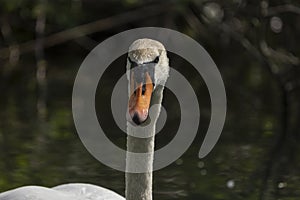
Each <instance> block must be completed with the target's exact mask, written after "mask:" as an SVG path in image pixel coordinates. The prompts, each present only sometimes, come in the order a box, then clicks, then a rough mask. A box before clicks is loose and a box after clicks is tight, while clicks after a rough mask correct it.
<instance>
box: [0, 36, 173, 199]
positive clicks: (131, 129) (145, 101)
mask: <svg viewBox="0 0 300 200" xmlns="http://www.w3.org/2000/svg"><path fill="white" fill-rule="evenodd" d="M126 73H127V78H128V80H129V85H128V89H129V109H128V110H129V112H128V113H127V121H128V122H127V135H128V136H127V152H135V153H142V152H148V153H149V156H146V157H145V158H143V159H142V161H140V160H135V159H134V158H133V157H131V156H130V154H129V153H127V157H126V171H127V173H126V177H125V178H126V191H125V193H126V200H152V176H153V175H152V169H153V155H154V137H155V125H156V121H157V119H158V116H159V113H160V108H161V102H162V98H163V89H164V84H165V82H166V81H167V78H168V76H169V59H168V57H167V53H166V50H165V48H164V46H163V45H162V44H161V43H160V42H158V41H155V40H151V39H139V40H136V41H134V42H133V43H132V45H131V46H130V47H129V51H128V61H127V72H126ZM135 86H137V87H135ZM152 105H156V106H152ZM151 106H152V107H151ZM150 107H151V113H150V114H151V116H150V117H151V119H149V118H150V117H149V112H148V111H149V109H150ZM143 123H148V126H147V127H146V128H143V127H142V126H139V125H141V124H143ZM141 135H143V136H147V137H139V136H141ZM141 166H142V168H143V169H146V172H142V173H140V172H135V173H129V172H132V171H134V169H137V168H139V167H141ZM0 200H125V198H124V197H122V196H120V195H118V194H116V193H115V192H113V191H110V190H109V189H106V188H103V187H99V186H95V185H91V184H82V183H73V184H65V185H59V186H56V187H53V188H46V187H40V186H25V187H20V188H17V189H13V190H10V191H7V192H3V193H1V194H0Z"/></svg>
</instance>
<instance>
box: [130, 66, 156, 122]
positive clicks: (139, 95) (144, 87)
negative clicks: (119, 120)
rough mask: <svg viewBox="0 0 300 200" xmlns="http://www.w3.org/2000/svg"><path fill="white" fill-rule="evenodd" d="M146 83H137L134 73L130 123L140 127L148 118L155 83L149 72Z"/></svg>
mask: <svg viewBox="0 0 300 200" xmlns="http://www.w3.org/2000/svg"><path fill="white" fill-rule="evenodd" d="M144 75H145V83H137V82H136V81H135V80H134V72H132V73H131V77H130V94H131V95H130V97H129V103H128V111H129V116H130V118H131V119H130V121H131V122H134V123H135V124H136V125H140V124H141V123H143V122H144V121H146V119H147V118H148V113H149V106H150V102H151V96H152V92H153V82H152V80H151V77H150V75H149V73H148V72H146V73H145V74H144Z"/></svg>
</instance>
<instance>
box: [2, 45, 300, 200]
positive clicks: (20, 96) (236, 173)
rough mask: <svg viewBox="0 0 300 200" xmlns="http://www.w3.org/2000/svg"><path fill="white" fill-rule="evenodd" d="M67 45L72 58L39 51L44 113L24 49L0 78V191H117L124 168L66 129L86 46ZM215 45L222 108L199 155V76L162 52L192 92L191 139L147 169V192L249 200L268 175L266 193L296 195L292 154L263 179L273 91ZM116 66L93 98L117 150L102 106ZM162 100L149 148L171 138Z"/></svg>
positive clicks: (121, 62)
mask: <svg viewBox="0 0 300 200" xmlns="http://www.w3.org/2000/svg"><path fill="white" fill-rule="evenodd" d="M69 45H71V46H72V45H74V44H73V43H71V44H69ZM74 46H75V45H74ZM72 48H75V49H77V51H76V56H74V55H71V53H70V54H69V52H67V51H64V48H61V50H60V49H58V50H57V49H55V51H54V50H51V49H50V50H49V52H48V54H47V55H48V56H47V62H48V70H47V82H48V86H47V98H46V105H47V106H46V108H47V114H46V118H45V119H43V118H41V117H40V116H39V115H38V112H37V101H38V96H39V94H38V90H37V84H36V78H35V73H36V72H35V71H36V66H35V60H34V57H33V56H32V55H25V56H24V57H22V58H21V61H20V63H19V64H18V66H16V69H14V71H13V73H7V74H4V75H3V76H2V77H1V98H0V110H1V112H0V159H1V162H0V192H1V191H5V190H8V189H11V188H15V187H19V186H23V185H43V186H47V187H52V186H55V185H59V184H63V183H69V182H85V183H93V184H96V185H101V186H104V187H107V188H110V189H112V190H115V191H117V192H118V193H120V194H122V195H124V173H122V172H118V171H116V170H113V169H110V168H109V167H106V166H105V165H103V164H101V163H100V162H99V161H97V160H96V159H95V158H93V156H91V155H90V154H89V153H88V151H87V150H86V149H85V147H84V146H83V144H82V143H81V141H80V139H79V137H78V135H77V133H76V130H75V127H74V123H73V119H72V108H71V102H72V99H71V95H72V86H73V82H74V79H75V76H76V73H77V70H78V68H79V66H80V64H81V62H82V60H83V59H84V57H85V56H86V55H87V51H82V50H78V49H80V48H79V47H73V46H72ZM219 51H221V52H219V54H215V53H214V54H213V55H215V56H213V58H214V59H215V60H216V63H217V65H218V66H219V69H220V71H221V74H222V77H223V79H224V82H225V86H226V91H227V98H228V113H227V119H226V124H225V127H224V130H223V133H222V135H221V138H220V140H219V141H218V143H217V145H216V146H215V148H214V149H213V151H212V152H211V153H210V154H209V155H208V156H207V157H206V158H204V159H201V160H200V159H199V158H198V151H199V149H200V146H201V143H202V139H203V137H204V135H205V132H206V130H207V127H208V123H209V119H210V100H209V94H208V91H207V88H206V86H205V84H204V82H203V80H202V79H201V77H200V75H199V74H197V73H196V72H195V70H194V69H193V68H192V67H191V66H190V65H189V64H188V63H187V62H186V61H184V60H183V59H181V58H180V57H178V56H176V55H173V54H172V55H171V54H170V60H171V66H172V67H174V68H176V69H177V70H179V71H180V72H181V73H182V74H183V75H185V76H186V78H187V79H188V80H189V81H190V83H191V84H192V86H193V88H194V90H195V91H196V94H197V97H198V100H199V102H200V110H201V121H200V128H199V132H198V135H197V138H195V140H194V142H193V144H192V146H191V147H190V148H189V149H188V151H187V152H185V153H184V155H183V156H182V157H181V158H180V159H178V160H177V161H176V162H175V163H173V164H171V165H169V166H168V167H166V168H164V169H162V170H159V171H156V172H154V198H155V199H161V200H164V199H195V200H197V199H203V200H206V199H207V200H209V199H259V197H260V195H261V193H262V192H265V190H266V188H265V186H266V185H267V184H269V182H270V181H271V182H273V183H274V182H275V185H272V190H274V191H271V193H272V194H273V193H276V195H277V196H278V198H279V197H281V198H280V199H297V196H299V195H300V188H299V184H300V176H299V173H298V170H299V167H300V165H299V163H300V159H299V156H297V157H296V158H295V160H294V161H293V166H291V170H290V171H282V172H280V174H276V176H274V177H276V180H274V179H272V178H271V179H270V180H269V179H268V181H267V182H265V180H266V177H267V174H268V173H269V172H268V169H269V168H270V167H272V165H269V164H268V160H269V157H270V155H271V150H272V147H273V145H274V143H275V140H276V138H277V135H278V132H279V131H280V129H281V125H280V124H281V123H280V120H279V119H280V118H279V115H280V112H281V107H280V93H279V91H278V88H277V87H276V84H274V82H273V80H272V78H271V77H270V76H269V75H268V73H267V72H266V71H264V70H263V69H262V68H261V67H260V65H259V64H258V63H257V62H256V61H255V60H253V59H251V58H248V57H247V56H246V55H244V56H243V59H235V60H234V59H230V58H229V57H228V55H227V54H226V52H225V51H224V52H222V50H219ZM217 55H218V56H217ZM231 55H232V54H231ZM245 62H246V63H247V64H248V67H247V68H245V67H244V65H243V63H245ZM221 63H222V64H221ZM124 70H125V56H123V57H121V58H120V59H118V60H117V61H115V62H114V63H113V64H112V65H111V66H110V68H109V69H108V70H107V71H106V72H105V75H104V77H103V78H102V80H101V81H102V82H101V83H100V84H99V87H98V90H97V97H96V101H97V103H96V107H97V111H98V114H99V115H103V116H107V117H105V118H104V121H100V123H101V124H103V125H104V130H106V132H107V135H108V137H109V138H110V139H111V140H112V141H113V142H114V143H115V144H118V145H119V146H121V147H123V148H124V145H125V136H124V134H122V133H121V132H120V130H119V129H118V128H116V126H115V123H114V122H113V121H112V118H111V113H109V109H107V108H110V105H109V97H110V96H109V95H110V93H111V89H112V87H113V82H114V81H115V78H116V77H118V76H120V75H122V73H123V72H124ZM163 104H164V106H165V107H166V108H167V111H168V114H169V113H170V114H169V115H170V118H169V119H168V120H169V121H167V123H168V127H166V128H164V129H163V131H162V132H160V133H159V134H158V136H157V141H156V148H161V147H163V146H164V145H166V144H167V143H168V142H170V141H171V140H172V138H173V137H174V135H175V134H176V129H177V127H178V123H179V119H180V117H179V116H178V107H177V106H178V102H177V101H176V99H175V97H174V95H173V94H172V92H170V91H168V90H166V91H165V97H164V102H163ZM275 160H276V159H275ZM271 164H272V163H271ZM273 164H274V165H275V164H276V161H275V163H273ZM274 188H275V189H274ZM266 199H268V198H266Z"/></svg>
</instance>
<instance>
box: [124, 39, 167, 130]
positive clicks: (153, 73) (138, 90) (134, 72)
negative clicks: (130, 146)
mask: <svg viewBox="0 0 300 200" xmlns="http://www.w3.org/2000/svg"><path fill="white" fill-rule="evenodd" d="M168 76H169V59H168V57H167V51H166V49H165V47H164V46H163V45H162V44H161V43H160V42H158V41H156V40H152V39H138V40H136V41H134V42H133V43H132V44H131V45H130V47H129V51H128V57H127V78H128V81H129V103H128V115H127V121H129V122H130V123H132V124H135V125H140V124H142V123H143V122H145V121H146V119H147V118H148V113H149V106H150V103H151V98H152V95H153V92H154V91H155V89H156V88H157V86H159V85H162V86H164V85H165V83H166V81H167V79H168Z"/></svg>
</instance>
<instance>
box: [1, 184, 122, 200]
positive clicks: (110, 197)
mask: <svg viewBox="0 0 300 200" xmlns="http://www.w3.org/2000/svg"><path fill="white" fill-rule="evenodd" d="M0 200H125V198H124V197H122V196H120V195H118V194H117V193H115V192H113V191H111V190H109V189H106V188H103V187H99V186H95V185H92V184H84V183H72V184H64V185H59V186H56V187H53V188H46V187H41V186H24V187H20V188H17V189H13V190H9V191H6V192H3V193H1V194H0Z"/></svg>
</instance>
